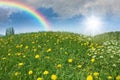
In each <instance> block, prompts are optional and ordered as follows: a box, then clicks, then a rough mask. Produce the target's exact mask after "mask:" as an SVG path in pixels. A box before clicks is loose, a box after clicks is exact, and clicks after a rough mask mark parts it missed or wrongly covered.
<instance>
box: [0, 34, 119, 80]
mask: <svg viewBox="0 0 120 80" xmlns="http://www.w3.org/2000/svg"><path fill="white" fill-rule="evenodd" d="M117 34H119V35H120V32H118V33H117ZM99 36H100V35H98V36H97V37H89V36H85V35H80V34H74V33H67V32H39V33H26V34H19V35H18V34H17V35H13V36H4V37H0V80H120V40H119V38H118V37H119V36H118V35H117V36H113V37H110V38H111V39H108V38H107V39H106V38H105V39H104V38H100V37H101V36H100V37H99ZM109 36H110V34H109ZM114 37H116V38H115V39H113V38H114ZM101 40H102V41H101Z"/></svg>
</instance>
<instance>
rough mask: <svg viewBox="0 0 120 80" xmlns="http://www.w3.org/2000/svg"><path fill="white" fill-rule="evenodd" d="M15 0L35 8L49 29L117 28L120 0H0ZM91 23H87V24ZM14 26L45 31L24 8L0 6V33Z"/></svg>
mask: <svg viewBox="0 0 120 80" xmlns="http://www.w3.org/2000/svg"><path fill="white" fill-rule="evenodd" d="M0 1H13V2H14V1H17V2H21V3H23V4H25V5H28V6H30V7H33V8H35V9H36V10H37V11H38V12H40V13H42V14H43V15H44V16H45V17H46V19H47V20H48V21H49V23H50V24H51V30H52V31H69V32H75V33H82V34H88V35H89V34H99V33H103V32H109V31H120V0H0ZM89 26H90V27H89ZM8 27H14V29H15V31H16V33H22V32H34V31H44V29H43V28H42V27H40V25H39V23H38V22H37V21H36V19H35V18H34V17H33V16H31V15H30V14H28V13H27V12H25V11H22V10H19V9H16V8H10V7H7V6H5V7H3V6H0V34H4V33H5V29H6V28H8Z"/></svg>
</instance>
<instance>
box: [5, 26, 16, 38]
mask: <svg viewBox="0 0 120 80" xmlns="http://www.w3.org/2000/svg"><path fill="white" fill-rule="evenodd" d="M14 34H15V31H14V28H13V27H10V28H7V29H6V36H10V35H14Z"/></svg>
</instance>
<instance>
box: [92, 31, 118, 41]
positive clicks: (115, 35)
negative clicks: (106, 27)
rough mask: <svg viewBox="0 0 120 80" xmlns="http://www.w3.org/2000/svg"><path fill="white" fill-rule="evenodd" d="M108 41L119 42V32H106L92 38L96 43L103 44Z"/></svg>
mask: <svg viewBox="0 0 120 80" xmlns="http://www.w3.org/2000/svg"><path fill="white" fill-rule="evenodd" d="M108 40H117V41H120V31H117V32H108V33H104V34H100V35H96V36H94V37H93V41H94V42H97V43H103V42H105V41H108Z"/></svg>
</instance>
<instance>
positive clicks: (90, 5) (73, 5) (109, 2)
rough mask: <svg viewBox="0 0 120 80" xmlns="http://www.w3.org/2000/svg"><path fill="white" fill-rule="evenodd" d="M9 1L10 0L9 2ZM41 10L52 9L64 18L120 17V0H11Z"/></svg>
mask: <svg viewBox="0 0 120 80" xmlns="http://www.w3.org/2000/svg"><path fill="white" fill-rule="evenodd" d="M8 1H9V0H8ZM11 1H18V2H22V3H24V4H27V5H29V6H32V7H35V8H39V7H44V8H52V9H53V10H54V12H56V13H57V14H58V15H60V16H61V17H62V18H71V17H73V16H76V15H84V16H86V15H90V14H95V15H102V16H104V15H108V14H111V15H117V16H120V5H119V4H120V0H11Z"/></svg>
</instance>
